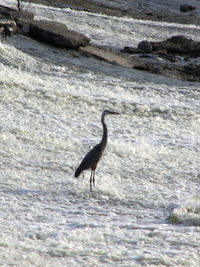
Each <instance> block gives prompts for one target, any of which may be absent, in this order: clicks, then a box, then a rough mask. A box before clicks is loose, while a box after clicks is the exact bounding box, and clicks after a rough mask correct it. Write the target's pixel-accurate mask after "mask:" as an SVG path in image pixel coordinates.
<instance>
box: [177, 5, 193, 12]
mask: <svg viewBox="0 0 200 267" xmlns="http://www.w3.org/2000/svg"><path fill="white" fill-rule="evenodd" d="M195 9H196V7H195V6H191V5H181V6H180V11H182V12H187V11H191V10H195Z"/></svg>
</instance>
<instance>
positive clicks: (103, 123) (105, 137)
mask: <svg viewBox="0 0 200 267" xmlns="http://www.w3.org/2000/svg"><path fill="white" fill-rule="evenodd" d="M101 123H102V125H103V137H102V140H101V144H102V148H103V149H105V147H106V144H107V138H108V131H107V127H106V124H105V121H104V116H102V117H101Z"/></svg>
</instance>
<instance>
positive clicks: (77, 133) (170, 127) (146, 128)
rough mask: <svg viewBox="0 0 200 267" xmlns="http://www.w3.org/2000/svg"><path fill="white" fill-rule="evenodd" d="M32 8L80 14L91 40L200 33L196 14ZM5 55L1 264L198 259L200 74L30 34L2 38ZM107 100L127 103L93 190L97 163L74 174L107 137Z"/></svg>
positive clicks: (71, 22)
mask: <svg viewBox="0 0 200 267" xmlns="http://www.w3.org/2000/svg"><path fill="white" fill-rule="evenodd" d="M6 3H8V4H10V6H12V1H6ZM29 9H30V11H34V12H35V13H36V18H38V19H41V18H45V19H52V20H56V21H62V22H65V23H66V24H67V25H68V26H69V28H72V29H77V23H79V28H80V32H83V33H85V34H86V35H87V36H89V37H90V38H91V39H92V43H93V44H98V45H102V46H104V47H110V46H112V47H115V49H116V50H119V49H121V48H123V46H124V45H128V44H129V42H130V41H131V42H132V44H133V45H137V43H138V42H139V41H140V40H142V39H150V40H154V39H156V40H157V39H158V36H159V38H160V39H164V38H166V37H169V36H171V35H172V34H173V35H174V34H177V33H180V32H182V33H184V34H185V35H186V36H189V37H191V38H193V39H195V40H198V37H196V36H200V35H199V31H200V29H199V27H196V26H195V25H189V26H183V25H178V24H170V23H155V22H150V21H147V22H143V21H137V20H133V19H127V18H125V19H116V18H113V17H106V16H103V15H102V16H101V15H95V14H89V13H86V12H78V11H71V10H70V9H56V8H48V7H43V6H39V5H34V4H31V5H30V7H29ZM74 14H76V16H74ZM125 29H126V30H125ZM197 33H198V35H197ZM0 65H1V66H0V88H1V90H0V101H1V105H0V115H1V116H0V136H1V138H0V165H1V170H0V171H1V187H0V200H1V203H2V205H1V208H0V227H1V231H0V237H1V239H0V251H1V253H0V264H1V265H2V266H13V265H15V266H63V265H64V266H77V265H79V266H88V265H89V266H162V265H163V266H198V264H199V260H200V257H199V255H200V249H199V247H200V238H199V225H200V208H199V207H200V202H199V200H200V195H199V192H200V191H199V189H200V188H199V179H200V159H199V152H200V146H199V140H200V104H199V103H200V93H199V83H189V82H182V81H178V80H173V79H169V78H166V77H162V76H157V75H152V74H148V73H144V72H139V71H136V70H130V69H126V68H122V67H119V66H113V65H110V64H108V63H105V62H101V61H98V60H95V59H92V58H83V57H80V56H79V55H77V54H76V53H74V52H73V51H66V50H65V49H56V48H53V47H50V46H47V45H45V44H40V43H38V42H36V41H34V40H31V39H29V38H27V37H24V36H14V37H12V38H11V39H8V40H6V41H4V42H1V43H0ZM104 109H111V110H115V111H118V112H120V113H121V115H120V116H117V117H107V118H106V123H107V126H108V134H109V139H108V146H107V148H106V152H105V155H104V156H103V158H102V160H101V161H100V163H99V165H98V168H97V171H96V187H95V188H94V191H93V192H92V193H90V192H89V176H90V172H85V175H84V176H85V177H84V179H83V177H82V176H80V177H79V178H78V179H75V178H74V171H75V169H76V167H77V166H78V164H79V163H80V161H81V159H82V157H83V156H84V155H85V154H86V153H87V152H88V151H89V149H90V148H92V147H93V146H94V145H96V144H97V143H98V142H99V141H100V140H101V135H102V126H101V122H100V117H101V113H102V111H103V110H104Z"/></svg>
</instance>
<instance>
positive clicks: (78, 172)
mask: <svg viewBox="0 0 200 267" xmlns="http://www.w3.org/2000/svg"><path fill="white" fill-rule="evenodd" d="M81 171H82V170H81V169H80V168H77V169H76V171H75V174H74V177H78V176H79V175H80V174H81Z"/></svg>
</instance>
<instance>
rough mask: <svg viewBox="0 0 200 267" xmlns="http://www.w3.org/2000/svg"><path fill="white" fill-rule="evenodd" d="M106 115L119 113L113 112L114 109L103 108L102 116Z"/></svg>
mask: <svg viewBox="0 0 200 267" xmlns="http://www.w3.org/2000/svg"><path fill="white" fill-rule="evenodd" d="M106 115H120V113H118V112H114V111H110V110H107V109H106V110H104V112H103V114H102V116H103V117H104V116H106Z"/></svg>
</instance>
